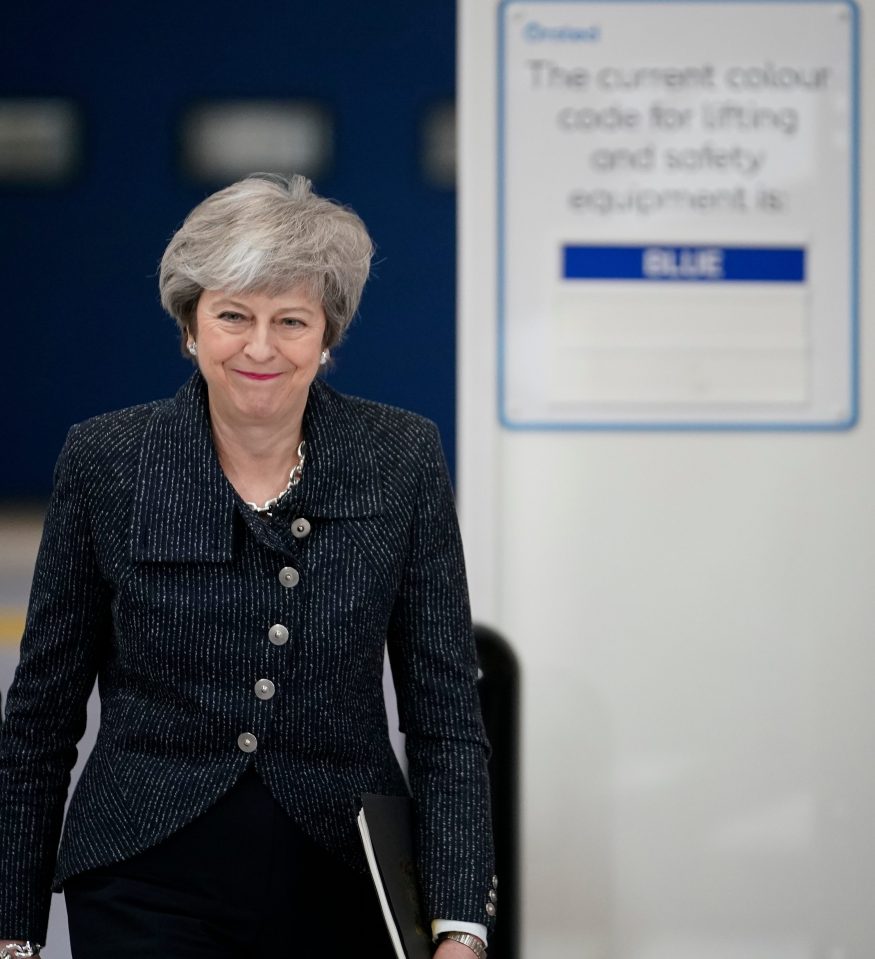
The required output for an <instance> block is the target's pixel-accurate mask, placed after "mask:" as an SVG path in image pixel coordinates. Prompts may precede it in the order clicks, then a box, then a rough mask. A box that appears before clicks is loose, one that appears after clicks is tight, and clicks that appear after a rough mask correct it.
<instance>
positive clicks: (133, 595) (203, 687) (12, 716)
mask: <svg viewBox="0 0 875 959" xmlns="http://www.w3.org/2000/svg"><path fill="white" fill-rule="evenodd" d="M304 435H305V437H306V439H307V443H308V446H307V466H306V469H305V471H304V476H303V479H302V481H301V483H300V484H299V485H298V486H297V487H295V488H294V490H293V492H292V493H291V494H289V496H288V497H286V499H287V500H289V502H288V503H285V502H284V503H283V504H282V508H280V509H278V510H277V512H276V514H275V516H274V518H273V519H272V520H266V519H262V518H260V517H258V516H257V515H256V514H254V513H253V512H252V511H251V510H250V509H249V508H248V507H246V506H245V504H243V503H242V501H241V500H240V498H239V497H238V495H237V494H236V492H235V491H234V489H233V488H232V487H231V486H230V484H229V483H228V482H227V480H226V478H225V476H224V474H223V473H222V470H221V468H220V466H219V463H218V460H217V457H216V455H215V451H214V447H213V443H212V437H211V432H210V426H209V416H208V410H207V397H206V385H205V383H204V381H203V380H202V378H201V377H200V375H199V374H198V373H195V374H194V375H193V376H192V378H191V379H190V380H189V381H188V383H186V384H185V385H184V386H183V387H182V389H181V390H180V391H179V392H178V393H177V395H176V397H175V398H173V399H171V400H164V401H160V402H156V403H151V404H147V405H143V406H136V407H132V408H130V409H126V410H121V411H119V412H115V413H109V414H106V415H104V416H99V417H96V418H94V419H92V420H89V421H87V422H85V423H83V424H80V425H78V426H75V427H73V429H72V430H71V431H70V434H69V436H68V438H67V442H66V443H65V446H64V449H63V451H62V453H61V456H60V458H59V460H58V464H57V467H56V470H55V488H54V493H53V496H52V500H51V503H50V506H49V510H48V514H47V517H46V523H45V529H44V533H43V540H42V544H41V547H40V551H39V556H38V559H37V564H36V571H35V575H34V581H33V587H32V593H31V600H30V607H29V610H28V617H27V625H26V629H25V634H24V638H23V640H22V648H21V662H20V665H19V667H18V670H17V671H16V675H15V680H14V682H13V684H12V687H11V689H10V691H9V695H8V701H7V708H6V720H5V723H4V725H3V728H2V732H0V936H6V937H10V938H30V939H32V940H36V941H40V942H44V941H45V931H46V925H47V920H48V909H49V899H50V890H51V889H54V890H55V891H57V890H59V889H60V888H61V887H62V884H63V882H64V880H65V879H67V878H68V877H70V876H72V875H74V874H76V873H78V872H81V871H84V870H86V869H89V868H93V867H95V866H99V865H103V864H107V863H110V862H113V861H118V860H123V859H125V858H127V857H130V856H131V855H133V854H134V853H136V852H138V851H141V850H143V849H146V848H148V847H150V846H152V845H154V844H155V843H157V842H159V841H160V840H162V839H163V838H165V837H167V836H168V835H169V834H170V833H172V832H173V831H174V830H176V829H179V828H180V827H181V826H183V825H184V824H185V823H187V822H189V821H190V820H192V819H193V818H195V817H196V816H198V815H199V814H200V813H202V812H204V811H205V810H206V809H207V808H208V807H209V806H211V805H212V804H213V803H214V802H215V801H216V800H217V799H218V798H219V797H220V796H221V795H222V794H224V793H225V792H226V791H227V790H228V789H229V788H230V787H231V786H232V785H233V783H234V782H235V781H236V780H237V779H238V777H239V776H240V775H241V774H242V772H243V771H244V770H245V769H246V767H247V766H248V765H250V764H253V763H254V765H255V767H256V769H257V770H258V772H259V773H260V775H261V776H262V778H263V779H264V780H265V782H266V783H267V784H268V786H269V788H270V789H271V791H272V792H273V794H274V796H275V798H276V799H277V801H278V802H279V803H280V804H281V805H282V806H283V807H284V808H285V809H286V811H287V812H288V813H289V814H290V815H291V816H292V817H293V818H294V819H295V820H296V822H297V823H298V824H299V825H300V826H301V827H302V828H303V829H304V830H305V831H306V832H307V833H308V834H309V835H310V836H311V837H312V838H313V839H315V840H316V841H318V842H319V843H321V844H322V845H323V846H324V847H326V848H328V849H330V850H332V851H333V852H334V853H335V854H336V855H337V856H338V857H340V858H341V859H342V860H344V861H346V862H347V863H349V864H351V865H353V866H354V867H355V868H358V869H364V860H363V856H362V853H361V849H360V840H359V838H358V833H357V829H356V825H355V816H356V813H357V811H358V807H359V796H360V794H361V793H363V792H381V793H387V794H404V793H405V792H406V787H405V784H404V780H403V777H402V775H401V772H400V770H399V768H398V765H397V762H396V760H395V757H394V754H393V752H392V749H391V746H390V742H389V737H388V732H387V725H386V718H385V709H384V705H383V698H382V680H381V677H382V658H383V649H384V645H385V644H387V645H388V649H389V654H390V657H391V662H392V666H393V673H394V677H395V684H396V688H397V696H398V706H399V714H400V716H401V724H402V728H403V729H404V731H405V732H406V734H407V752H408V761H409V777H410V788H411V791H412V794H413V797H414V802H415V809H416V819H417V842H418V860H419V870H420V879H421V883H422V889H423V897H424V905H425V909H426V911H427V913H428V914H429V915H430V916H431V917H438V916H443V917H453V918H454V919H458V920H462V921H468V922H478V923H483V924H485V925H487V926H491V925H492V923H491V920H490V918H489V917H488V916H487V913H486V909H485V904H486V901H487V894H488V890H489V888H490V881H491V878H492V872H493V853H492V846H491V825H490V813H489V793H488V780H487V774H486V759H487V754H488V744H487V741H486V737H485V734H484V730H483V726H482V722H481V719H480V713H479V705H478V700H477V692H476V686H475V684H476V671H477V670H476V660H475V653H474V647H473V641H472V635H471V624H470V613H469V608H468V598H467V587H466V581H465V572H464V563H463V556H462V550H461V544H460V540H459V534H458V526H457V522H456V517H455V509H454V505H453V501H452V490H451V488H450V484H449V480H448V477H447V474H446V468H445V465H444V462H443V456H442V452H441V448H440V442H439V439H438V435H437V430H436V429H435V427H434V425H433V424H431V423H430V422H429V421H427V420H424V419H423V418H421V417H418V416H416V415H414V414H411V413H407V412H403V411H401V410H397V409H394V408H391V407H387V406H383V405H380V404H376V403H372V402H368V401H365V400H360V399H356V398H352V397H346V396H342V395H341V394H339V393H337V392H335V391H334V390H333V389H331V388H330V387H329V386H327V385H326V384H325V383H323V382H320V381H316V382H315V383H314V384H313V385H312V387H311V389H310V396H309V399H308V403H307V407H306V411H305V416H304ZM298 517H304V518H306V519H307V520H308V521H309V524H310V532H309V534H308V535H306V536H304V537H303V538H296V537H295V536H293V535H292V533H291V529H290V522H291V520H292V519H295V518H298ZM285 567H291V568H292V569H294V570H295V571H297V573H298V577H297V578H298V582H297V584H296V585H294V586H290V585H288V583H289V582H290V581H291V580H293V579H295V578H296V577H294V575H292V576H288V575H287V576H286V577H285V581H286V582H285V583H284V582H283V581H282V579H281V577H280V575H279V573H280V570H282V569H283V568H285ZM275 625H281V626H284V627H286V629H287V630H288V633H289V640H288V642H286V643H285V644H283V645H276V644H275V643H273V642H271V641H270V640H269V630H270V629H271V627H273V626H275ZM280 632H281V631H280ZM95 678H96V679H97V681H98V686H99V691H100V698H101V721H100V729H99V732H98V736H97V742H96V745H95V747H94V750H93V753H92V755H91V756H90V758H89V760H88V762H87V764H86V766H85V769H84V771H83V774H82V776H81V779H80V781H79V783H78V785H77V788H76V790H75V792H74V795H73V797H72V800H71V803H70V807H69V811H68V815H67V819H66V822H65V823H64V828H63V838H62V839H61V841H60V849H59V850H58V842H59V837H60V834H61V821H62V816H63V805H64V801H65V796H66V792H67V788H68V786H69V779H70V768H71V767H72V764H73V763H74V761H75V757H76V743H77V742H78V740H79V739H80V738H81V736H82V733H83V731H84V724H85V714H86V710H85V707H86V702H87V699H88V697H89V694H90V692H91V690H92V688H93V685H94V682H95ZM261 679H270V680H271V682H272V683H273V684H274V686H275V689H276V692H275V694H274V695H273V696H272V697H271V698H270V699H261V698H259V697H257V696H256V695H255V686H256V683H257V682H258V681H259V680H261ZM241 733H247V734H249V735H250V737H251V739H252V740H253V741H254V742H257V746H256V748H255V750H254V751H253V752H244V751H243V749H242V748H241V746H240V745H238V738H239V737H240V735H241Z"/></svg>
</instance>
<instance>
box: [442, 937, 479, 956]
mask: <svg viewBox="0 0 875 959" xmlns="http://www.w3.org/2000/svg"><path fill="white" fill-rule="evenodd" d="M434 959H474V950H473V949H469V948H468V947H467V946H463V945H462V943H461V942H455V941H454V940H452V939H443V940H441V944H440V945H439V946H438V947H437V949H436V950H435V954H434Z"/></svg>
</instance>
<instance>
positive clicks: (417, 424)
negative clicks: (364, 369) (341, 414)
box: [320, 381, 438, 441]
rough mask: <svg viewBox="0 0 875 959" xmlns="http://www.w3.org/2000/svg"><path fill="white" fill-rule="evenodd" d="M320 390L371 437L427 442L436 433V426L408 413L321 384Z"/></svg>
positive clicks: (432, 422) (427, 420) (431, 421)
mask: <svg viewBox="0 0 875 959" xmlns="http://www.w3.org/2000/svg"><path fill="white" fill-rule="evenodd" d="M320 388H321V389H323V390H326V391H328V392H329V393H330V395H331V396H332V398H333V399H334V400H335V401H336V402H338V403H341V404H343V405H344V406H345V407H346V409H347V410H348V411H349V413H350V414H351V415H353V416H355V417H356V418H358V419H359V421H360V422H361V423H362V424H363V425H365V426H366V427H367V428H368V429H369V430H370V431H372V432H374V433H380V432H385V433H388V434H391V435H392V437H393V438H394V439H395V440H396V441H397V440H398V439H399V438H400V439H407V440H416V439H417V438H420V439H423V438H424V439H431V438H433V437H434V436H436V435H437V433H438V427H437V424H436V423H435V422H434V421H433V420H430V419H429V418H428V417H426V416H423V415H421V414H420V413H414V412H412V411H411V410H405V409H402V408H401V407H400V406H392V405H390V404H388V403H378V402H377V401H376V400H369V399H365V398H364V397H361V396H352V395H350V394H347V393H340V392H338V391H337V390H335V389H334V388H333V387H331V386H329V385H328V384H327V383H325V382H324V381H323V382H322V383H321V384H320Z"/></svg>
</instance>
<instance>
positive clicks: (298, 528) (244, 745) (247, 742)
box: [237, 516, 311, 753]
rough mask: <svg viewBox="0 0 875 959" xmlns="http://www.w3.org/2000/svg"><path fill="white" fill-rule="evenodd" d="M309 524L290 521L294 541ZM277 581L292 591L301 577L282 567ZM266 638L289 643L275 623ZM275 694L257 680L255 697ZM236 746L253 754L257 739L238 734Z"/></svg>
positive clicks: (284, 631)
mask: <svg viewBox="0 0 875 959" xmlns="http://www.w3.org/2000/svg"><path fill="white" fill-rule="evenodd" d="M310 528H311V527H310V522H309V520H306V519H304V517H303V516H301V517H299V518H298V519H296V520H293V521H292V536H294V537H295V539H303V538H304V537H305V536H307V535H308V534H309V533H310ZM279 581H280V582H281V583H282V584H283V586H285V588H286V589H292V588H293V587H294V586H297V585H298V583H299V582H300V581H301V577H300V575H299V573H298V571H297V570H296V569H295V567H294V566H283V568H282V569H281V570H280V571H279ZM267 638H268V639H269V640H270V641H271V642H272V643H273V644H274V646H284V645H285V644H286V643H287V642H288V641H289V631H288V629H287V628H286V627H285V626H283V625H282V623H276V624H275V625H274V626H271V627H270V629H269V630H268V631H267ZM275 694H276V686H274V684H273V683H272V682H271V681H270V680H269V679H259V680H258V682H257V683H256V684H255V695H256V696H257V697H258V698H259V699H261V700H267V699H273V697H274V695H275ZM237 745H238V747H239V748H240V749H242V750H243V752H244V753H254V752H255V750H256V749H257V748H258V739H257V738H256V737H255V734H254V733H240V735H239V736H238V737H237Z"/></svg>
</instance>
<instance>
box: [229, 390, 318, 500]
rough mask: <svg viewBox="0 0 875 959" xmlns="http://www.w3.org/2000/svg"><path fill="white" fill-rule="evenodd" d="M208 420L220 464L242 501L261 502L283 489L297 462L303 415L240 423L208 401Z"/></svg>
mask: <svg viewBox="0 0 875 959" xmlns="http://www.w3.org/2000/svg"><path fill="white" fill-rule="evenodd" d="M210 420H211V425H212V432H213V443H214V445H215V447H216V454H217V455H218V457H219V463H220V464H221V467H222V470H223V471H224V473H225V475H226V476H227V477H228V480H229V482H230V483H231V485H232V486H233V487H234V489H236V490H237V492H238V493H239V494H240V496H241V497H242V498H243V499H244V500H246V501H248V502H250V501H251V502H255V503H263V502H265V501H266V500H268V499H270V498H271V497H273V496H276V495H277V493H278V492H279V491H280V490H282V489H284V488H285V486H286V483H288V480H289V472H290V470H291V469H292V467H293V466H295V464H296V463H297V462H298V452H297V451H298V445H299V443H300V442H301V439H302V438H303V437H302V422H303V416H302V415H301V416H296V417H294V418H293V419H291V420H290V419H286V420H284V421H283V422H282V423H274V422H270V423H267V422H266V423H246V424H241V423H238V422H233V421H229V420H228V419H227V418H226V417H223V415H222V412H221V410H218V409H216V408H214V406H213V403H212V402H210Z"/></svg>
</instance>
